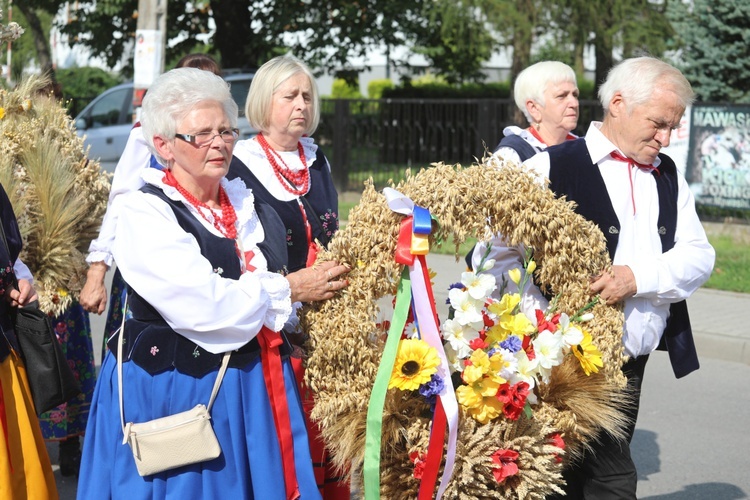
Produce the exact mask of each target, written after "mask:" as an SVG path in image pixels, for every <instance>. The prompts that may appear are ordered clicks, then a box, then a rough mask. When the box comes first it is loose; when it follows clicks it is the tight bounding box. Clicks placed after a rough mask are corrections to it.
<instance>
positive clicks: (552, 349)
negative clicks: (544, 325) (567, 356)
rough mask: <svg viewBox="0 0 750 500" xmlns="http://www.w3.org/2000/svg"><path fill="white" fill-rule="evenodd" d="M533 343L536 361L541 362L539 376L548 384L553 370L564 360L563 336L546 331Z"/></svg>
mask: <svg viewBox="0 0 750 500" xmlns="http://www.w3.org/2000/svg"><path fill="white" fill-rule="evenodd" d="M531 343H532V344H533V346H534V354H535V356H536V357H535V359H536V360H537V361H538V362H539V374H540V375H541V377H542V381H543V382H544V383H547V382H549V377H550V374H551V373H552V368H553V367H555V366H557V365H559V364H560V363H562V360H563V345H564V344H563V340H562V335H561V334H555V333H552V332H550V331H549V330H544V331H543V332H541V333H540V334H539V335H538V336H537V337H536V339H534V340H533V341H532V342H531Z"/></svg>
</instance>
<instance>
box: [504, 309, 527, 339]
mask: <svg viewBox="0 0 750 500" xmlns="http://www.w3.org/2000/svg"><path fill="white" fill-rule="evenodd" d="M499 323H500V326H501V327H503V328H505V329H506V330H508V331H509V332H510V333H512V334H514V335H516V336H518V337H519V338H521V339H523V337H524V335H528V334H529V333H532V332H533V331H534V329H535V328H534V324H533V323H532V322H531V321H530V320H529V318H527V317H526V315H525V314H524V313H518V314H506V315H503V316H501V317H500V321H499Z"/></svg>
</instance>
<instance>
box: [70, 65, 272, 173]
mask: <svg viewBox="0 0 750 500" xmlns="http://www.w3.org/2000/svg"><path fill="white" fill-rule="evenodd" d="M253 76H255V74H254V73H234V74H230V75H226V76H224V79H225V80H226V81H227V82H229V84H230V90H231V93H232V97H233V98H234V100H235V102H236V103H237V105H238V106H239V108H240V112H239V115H240V116H239V120H238V122H237V125H238V128H239V129H240V138H241V139H248V138H250V137H253V136H255V135H256V134H257V133H258V131H257V130H255V129H254V128H253V127H251V126H250V124H249V123H248V121H247V119H246V118H245V99H247V92H248V89H249V88H250V82H252V80H253ZM75 126H76V129H77V133H78V135H79V136H82V137H83V140H84V144H85V146H86V147H88V148H89V158H90V159H92V160H96V159H98V160H99V164H100V165H101V167H102V170H105V171H107V172H114V171H115V166H117V162H118V161H119V160H120V155H122V152H123V150H124V149H125V143H126V142H127V141H128V136H129V135H130V129H132V128H133V83H132V82H129V83H123V84H120V85H117V86H116V87H112V88H111V89H108V90H106V91H104V92H102V93H101V94H100V95H99V96H97V97H96V98H95V99H94V100H93V101H91V102H90V103H89V105H88V106H86V107H85V108H84V109H83V111H81V112H80V113H79V114H78V116H76V118H75Z"/></svg>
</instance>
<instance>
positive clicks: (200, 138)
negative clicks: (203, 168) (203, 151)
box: [174, 128, 240, 148]
mask: <svg viewBox="0 0 750 500" xmlns="http://www.w3.org/2000/svg"><path fill="white" fill-rule="evenodd" d="M174 136H175V137H177V138H179V139H182V140H183V141H185V142H189V143H190V144H192V145H193V146H196V147H199V148H205V147H207V146H209V145H211V143H213V142H214V139H216V137H217V136H218V137H221V140H222V141H224V142H226V143H227V144H231V143H233V142H234V141H236V140H237V138H238V137H239V136H240V131H239V129H236V128H233V129H230V130H222V131H221V132H219V133H218V134H214V133H212V132H198V133H197V134H193V135H190V134H175V135H174Z"/></svg>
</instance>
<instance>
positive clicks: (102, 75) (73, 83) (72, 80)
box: [55, 66, 122, 116]
mask: <svg viewBox="0 0 750 500" xmlns="http://www.w3.org/2000/svg"><path fill="white" fill-rule="evenodd" d="M55 76H56V78H57V81H58V83H59V84H60V86H61V87H62V95H63V101H64V102H65V103H66V106H67V107H68V112H69V113H70V115H71V116H76V115H77V114H78V113H80V112H81V111H82V110H83V108H84V107H86V105H87V104H88V103H89V102H91V100H92V99H93V98H95V97H96V96H98V95H99V94H101V93H102V92H104V91H105V90H107V89H109V88H111V87H114V86H115V85H118V84H120V83H122V79H120V78H119V77H118V76H115V75H113V74H112V73H108V72H106V71H104V70H103V69H101V68H93V67H90V66H85V67H83V68H68V69H60V70H57V71H56V72H55Z"/></svg>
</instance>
